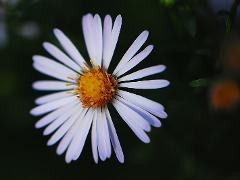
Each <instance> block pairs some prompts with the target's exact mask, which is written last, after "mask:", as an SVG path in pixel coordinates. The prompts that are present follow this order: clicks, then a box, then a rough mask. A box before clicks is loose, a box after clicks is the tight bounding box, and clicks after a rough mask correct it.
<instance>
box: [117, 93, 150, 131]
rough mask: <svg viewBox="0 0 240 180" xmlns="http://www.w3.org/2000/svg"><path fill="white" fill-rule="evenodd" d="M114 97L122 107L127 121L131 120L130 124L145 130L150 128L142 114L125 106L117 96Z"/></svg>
mask: <svg viewBox="0 0 240 180" xmlns="http://www.w3.org/2000/svg"><path fill="white" fill-rule="evenodd" d="M116 99H117V101H118V103H119V104H121V107H122V108H123V109H124V112H125V116H126V118H128V119H129V121H131V122H132V124H134V125H136V126H139V127H140V128H142V129H143V130H145V131H147V132H149V131H150V130H151V126H150V125H149V123H148V122H147V121H146V120H145V119H144V118H143V117H142V116H140V115H139V114H138V113H137V112H135V111H134V110H133V109H131V108H130V107H129V106H127V105H126V104H125V103H124V102H123V101H122V100H121V98H120V97H119V96H117V97H116Z"/></svg>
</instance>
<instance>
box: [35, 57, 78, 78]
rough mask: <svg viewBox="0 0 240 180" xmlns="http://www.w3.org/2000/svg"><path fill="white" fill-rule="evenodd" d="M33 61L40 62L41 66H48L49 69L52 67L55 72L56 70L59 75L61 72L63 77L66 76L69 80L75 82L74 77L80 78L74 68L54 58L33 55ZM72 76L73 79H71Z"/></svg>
mask: <svg viewBox="0 0 240 180" xmlns="http://www.w3.org/2000/svg"><path fill="white" fill-rule="evenodd" d="M33 61H34V63H35V64H39V65H41V66H44V67H46V68H47V69H50V70H52V71H54V72H56V73H57V74H58V75H59V74H60V75H61V76H63V77H66V78H65V79H66V80H67V81H71V82H75V81H74V80H72V79H76V78H78V74H77V73H76V72H74V71H73V70H71V69H69V68H68V67H66V66H64V65H62V64H60V63H58V62H56V61H54V60H52V59H49V58H47V57H44V56H40V55H35V56H33ZM70 78H72V79H70Z"/></svg>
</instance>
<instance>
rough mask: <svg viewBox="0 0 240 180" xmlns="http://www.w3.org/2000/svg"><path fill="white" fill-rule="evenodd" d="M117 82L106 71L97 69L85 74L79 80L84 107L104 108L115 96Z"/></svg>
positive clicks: (77, 91) (78, 92) (78, 90)
mask: <svg viewBox="0 0 240 180" xmlns="http://www.w3.org/2000/svg"><path fill="white" fill-rule="evenodd" d="M116 90H117V80H116V78H115V77H114V76H112V75H110V74H108V73H107V72H106V71H105V70H104V69H101V68H100V67H95V68H92V69H90V70H87V71H85V72H84V74H83V75H82V76H80V77H79V79H78V88H77V90H76V93H77V94H78V96H79V98H80V100H81V102H82V104H83V107H86V108H89V107H94V108H96V107H102V106H105V105H106V104H107V103H109V102H110V101H111V100H112V98H113V97H114V96H115V94H116Z"/></svg>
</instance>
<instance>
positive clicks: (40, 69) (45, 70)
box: [33, 63, 74, 82]
mask: <svg viewBox="0 0 240 180" xmlns="http://www.w3.org/2000/svg"><path fill="white" fill-rule="evenodd" d="M33 67H34V69H36V70H37V71H38V72H40V73H42V74H45V75H48V76H50V77H53V78H56V79H60V80H63V81H67V82H71V81H72V82H74V81H73V80H71V79H69V78H68V76H66V75H63V74H62V73H58V72H56V71H54V70H53V69H50V68H49V67H46V66H43V65H41V64H38V63H33Z"/></svg>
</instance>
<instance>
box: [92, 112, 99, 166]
mask: <svg viewBox="0 0 240 180" xmlns="http://www.w3.org/2000/svg"><path fill="white" fill-rule="evenodd" d="M91 140H92V141H91V142H92V153H93V159H94V161H95V163H98V150H97V147H98V143H97V115H96V113H95V115H94V117H93V124H92V133H91Z"/></svg>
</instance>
